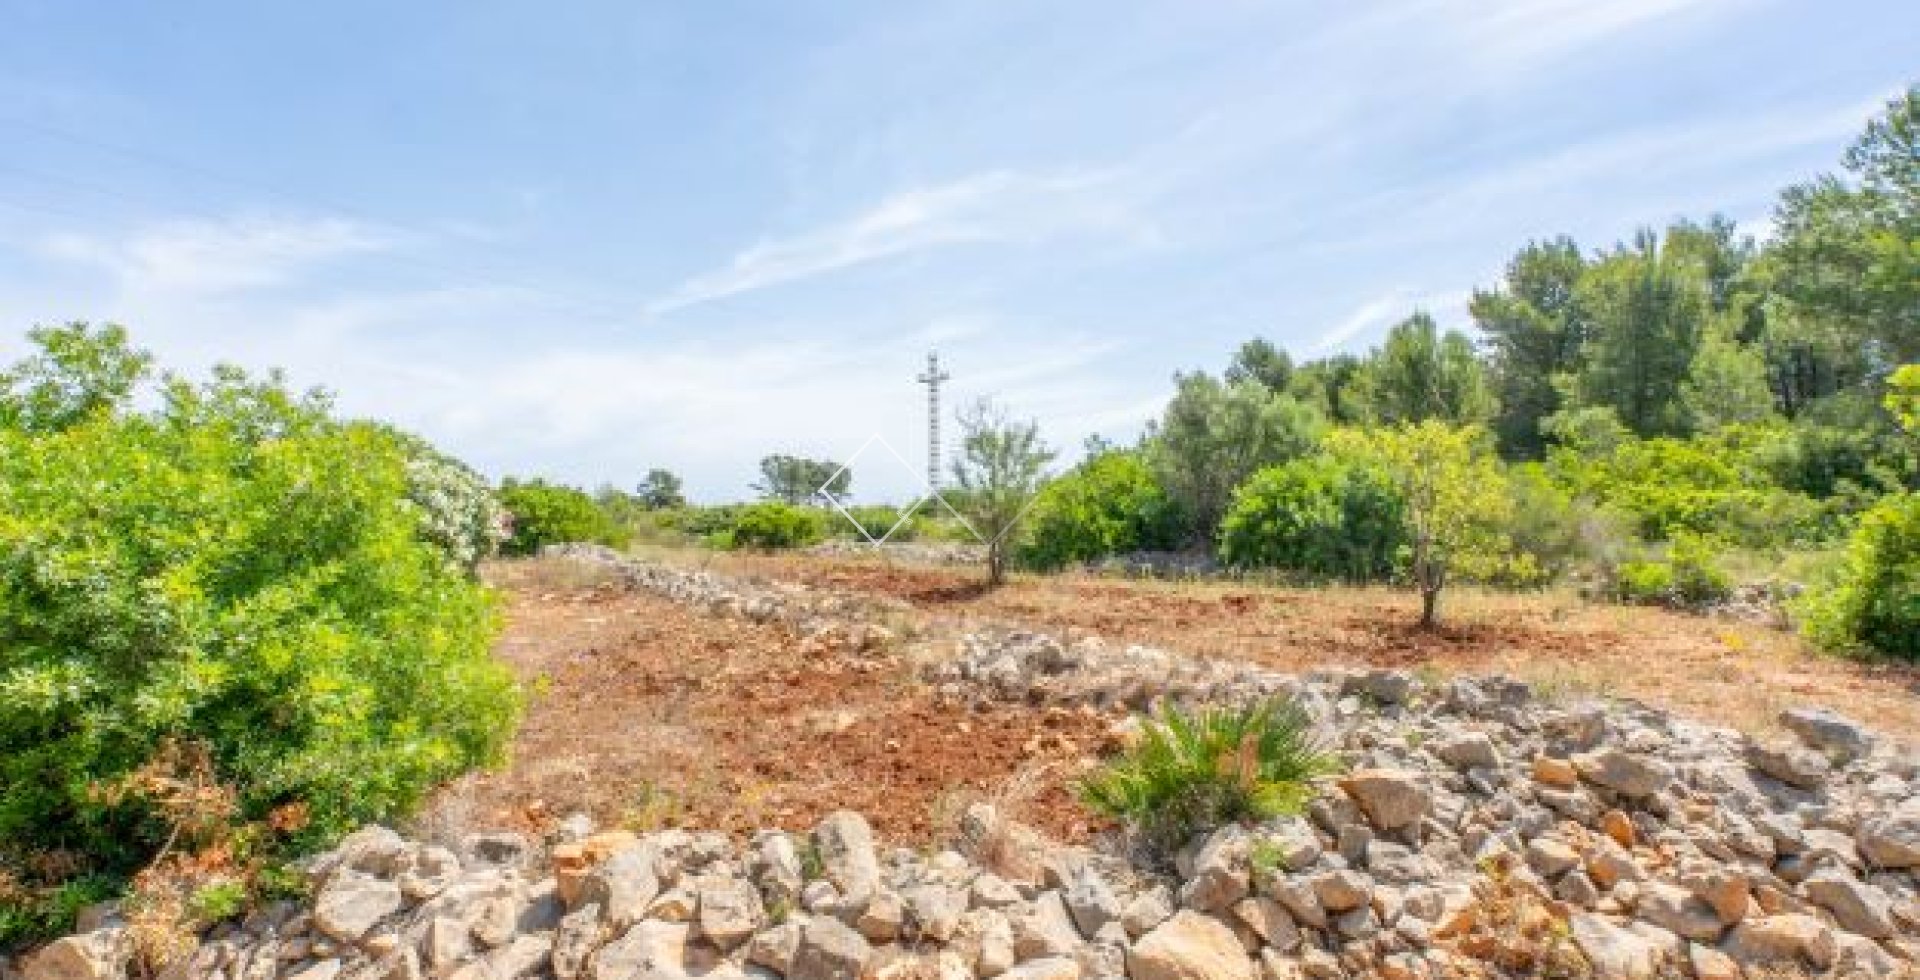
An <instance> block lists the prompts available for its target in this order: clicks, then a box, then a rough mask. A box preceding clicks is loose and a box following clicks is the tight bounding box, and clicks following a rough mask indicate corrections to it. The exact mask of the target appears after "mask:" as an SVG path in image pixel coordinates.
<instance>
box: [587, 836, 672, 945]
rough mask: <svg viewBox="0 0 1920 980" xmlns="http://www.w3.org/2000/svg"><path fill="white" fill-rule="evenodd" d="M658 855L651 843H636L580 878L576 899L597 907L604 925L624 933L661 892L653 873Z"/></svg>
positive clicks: (643, 914) (644, 913) (657, 878)
mask: <svg viewBox="0 0 1920 980" xmlns="http://www.w3.org/2000/svg"><path fill="white" fill-rule="evenodd" d="M658 860H659V855H658V853H657V852H656V851H655V850H654V848H653V847H652V845H647V844H635V845H633V846H630V847H628V848H626V849H624V850H621V851H619V852H617V853H615V854H614V855H613V856H612V857H609V858H607V860H606V863H604V864H602V865H600V866H599V867H598V868H595V869H593V870H592V871H590V872H588V873H587V875H586V877H584V878H582V879H581V881H580V889H579V892H580V894H579V900H580V902H582V903H585V904H591V905H598V906H600V914H601V916H602V917H604V919H605V920H606V924H607V928H609V929H611V930H613V931H614V932H616V933H618V932H624V931H626V929H627V927H628V926H630V925H632V924H634V923H635V922H638V921H640V919H641V918H642V917H643V916H645V915H646V912H647V907H648V906H650V905H652V904H653V900H654V899H655V898H656V897H658V896H659V894H660V879H659V877H658V876H657V875H656V874H655V867H656V865H657V863H658Z"/></svg>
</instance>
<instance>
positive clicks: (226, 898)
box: [187, 878, 247, 923]
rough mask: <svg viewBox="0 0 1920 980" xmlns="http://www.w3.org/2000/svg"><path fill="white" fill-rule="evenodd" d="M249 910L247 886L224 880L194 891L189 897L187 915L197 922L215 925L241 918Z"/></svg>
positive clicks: (243, 883) (231, 880) (235, 881)
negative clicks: (241, 914) (214, 923)
mask: <svg viewBox="0 0 1920 980" xmlns="http://www.w3.org/2000/svg"><path fill="white" fill-rule="evenodd" d="M246 909H247V886H246V883H245V882H242V881H238V880H236V879H231V878H228V879H224V880H221V881H215V882H212V883H210V884H206V885H202V886H200V887H199V888H197V889H194V892H193V894H192V895H189V896H188V897H187V914H188V915H190V916H191V917H192V918H193V919H194V920H195V921H197V922H204V923H213V922H221V921H224V920H227V919H235V918H239V916H240V913H242V912H245V911H246Z"/></svg>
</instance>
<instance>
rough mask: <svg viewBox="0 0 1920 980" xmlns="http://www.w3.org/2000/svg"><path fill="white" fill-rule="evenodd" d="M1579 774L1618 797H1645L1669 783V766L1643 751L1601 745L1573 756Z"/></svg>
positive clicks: (1671, 780)
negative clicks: (1601, 746) (1602, 747)
mask: <svg viewBox="0 0 1920 980" xmlns="http://www.w3.org/2000/svg"><path fill="white" fill-rule="evenodd" d="M1573 767H1574V769H1575V770H1577V771H1578V772H1579V773H1580V777H1581V778H1582V779H1585V780H1586V781H1587V782H1590V783H1593V784H1595V785H1597V786H1605V787H1606V788H1608V789H1610V790H1613V791H1614V792H1616V793H1619V794H1621V795H1622V796H1630V797H1647V796H1652V795H1653V794H1655V793H1658V792H1660V791H1661V790H1663V789H1666V788H1667V786H1668V784H1670V783H1672V782H1673V767H1672V766H1670V765H1668V764H1667V763H1665V762H1662V761H1660V760H1658V759H1655V758H1652V757H1651V756H1649V755H1647V754H1645V753H1639V752H1628V751H1626V750H1624V749H1618V748H1611V747H1609V748H1604V749H1599V750H1597V751H1594V752H1585V753H1582V754H1580V755H1576V756H1574V757H1573Z"/></svg>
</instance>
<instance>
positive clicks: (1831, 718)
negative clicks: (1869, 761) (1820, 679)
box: [1780, 708, 1875, 760]
mask: <svg viewBox="0 0 1920 980" xmlns="http://www.w3.org/2000/svg"><path fill="white" fill-rule="evenodd" d="M1780 724H1781V726H1782V727H1784V728H1786V729H1787V730H1788V731H1790V732H1792V733H1794V734H1795V735H1798V736H1800V740H1801V741H1803V742H1805V743H1807V746H1808V747H1809V748H1812V749H1814V750H1816V751H1820V752H1828V753H1832V754H1834V755H1837V756H1839V757H1841V758H1843V759H1848V760H1851V759H1857V758H1860V757H1862V756H1865V755H1867V754H1868V753H1870V752H1872V751H1873V743H1874V741H1875V739H1874V735H1873V732H1871V731H1869V730H1868V729H1867V727H1866V726H1865V725H1862V724H1860V723H1859V722H1857V721H1854V720H1853V719H1851V718H1848V717H1847V716H1845V715H1842V714H1839V713H1838V712H1835V711H1831V710H1828V709H1826V708H1788V709H1787V710H1785V711H1782V712H1780Z"/></svg>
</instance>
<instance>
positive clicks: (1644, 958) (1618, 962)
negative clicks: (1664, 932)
mask: <svg viewBox="0 0 1920 980" xmlns="http://www.w3.org/2000/svg"><path fill="white" fill-rule="evenodd" d="M1567 925H1568V931H1569V932H1571V933H1572V934H1573V941H1574V944H1575V945H1577V946H1579V947H1580V952H1581V953H1583V954H1585V955H1586V957H1587V961H1588V962H1590V963H1592V964H1593V967H1594V969H1595V970H1596V971H1598V973H1599V975H1600V976H1603V977H1632V978H1641V977H1653V976H1656V975H1657V971H1658V970H1659V969H1660V948H1659V947H1658V946H1656V945H1654V943H1653V942H1651V941H1650V940H1648V939H1647V938H1646V937H1644V936H1641V935H1639V934H1637V933H1635V932H1633V931H1632V930H1629V929H1626V928H1623V927H1622V926H1619V925H1616V924H1615V923H1613V922H1610V921H1608V920H1607V919H1606V918H1605V917H1603V916H1599V915H1595V914H1593V913H1591V912H1575V913H1574V914H1573V915H1571V916H1569V917H1568V919H1567Z"/></svg>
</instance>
